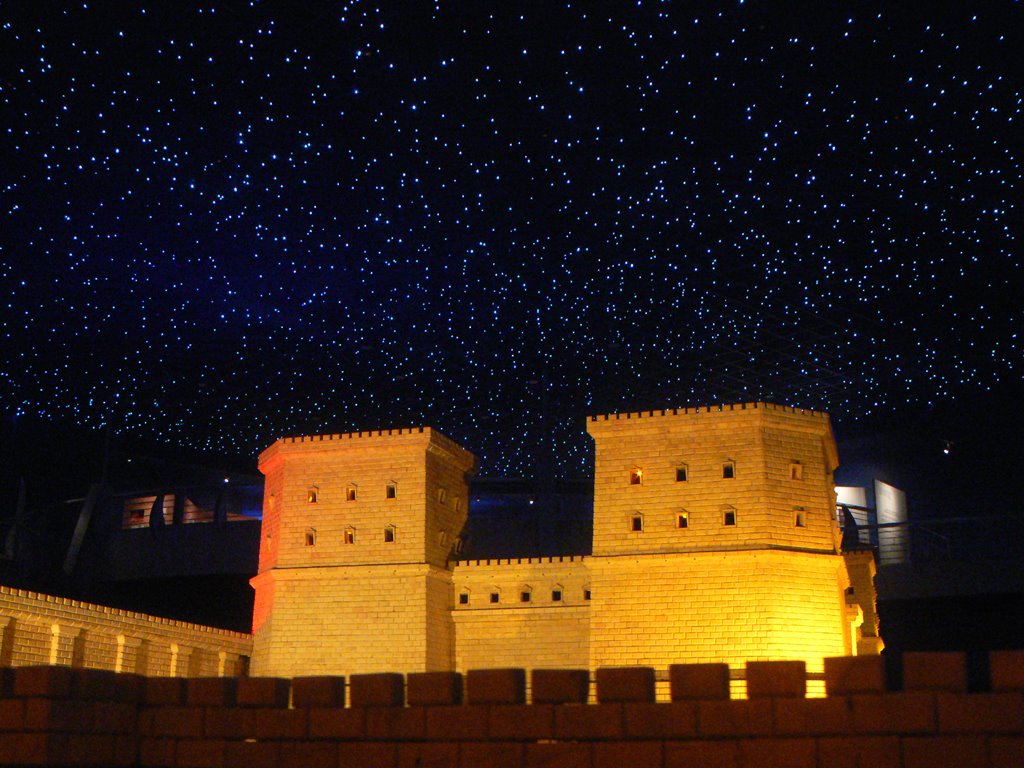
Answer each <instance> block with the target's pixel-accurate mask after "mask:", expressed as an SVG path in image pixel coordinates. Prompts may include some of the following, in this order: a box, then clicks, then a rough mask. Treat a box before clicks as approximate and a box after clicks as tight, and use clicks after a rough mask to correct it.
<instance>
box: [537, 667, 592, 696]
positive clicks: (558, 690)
mask: <svg viewBox="0 0 1024 768" xmlns="http://www.w3.org/2000/svg"><path fill="white" fill-rule="evenodd" d="M589 693H590V672H589V671H588V670H585V669H535V670H533V671H532V672H531V673H530V697H531V700H532V701H533V703H534V704H586V703H587V697H588V696H589Z"/></svg>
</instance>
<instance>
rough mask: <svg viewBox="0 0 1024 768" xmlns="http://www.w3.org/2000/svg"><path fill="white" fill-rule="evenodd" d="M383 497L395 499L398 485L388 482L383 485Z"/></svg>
mask: <svg viewBox="0 0 1024 768" xmlns="http://www.w3.org/2000/svg"><path fill="white" fill-rule="evenodd" d="M384 498H385V499H397V498H398V485H396V484H395V483H388V484H387V485H386V486H385V487H384Z"/></svg>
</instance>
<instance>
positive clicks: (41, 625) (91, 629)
mask: <svg viewBox="0 0 1024 768" xmlns="http://www.w3.org/2000/svg"><path fill="white" fill-rule="evenodd" d="M251 653H252V638H251V636H249V635H244V634H240V633H238V632H228V631H227V630H221V629H214V628H212V627H203V626H200V625H198V624H189V623H187V622H182V621H173V620H171V619H162V618H158V617H155V616H147V615H145V614H141V613H133V612H131V611H122V610H118V609H116V608H109V607H106V606H101V605H93V604H91V603H83V602H79V601H77V600H70V599H68V598H62V597H54V596H53V595H44V594H40V593H38V592H29V591H26V590H20V589H13V588H11V587H4V586H0V666H12V667H22V666H32V665H38V664H54V665H58V666H70V667H87V668H92V669H106V670H112V671H116V672H137V673H140V674H146V675H150V676H170V677H174V676H177V677H185V676H197V675H210V676H225V675H226V676H234V675H240V674H244V673H245V671H246V669H247V666H248V659H249V656H250V655H251Z"/></svg>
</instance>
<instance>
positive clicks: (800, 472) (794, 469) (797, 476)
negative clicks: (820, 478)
mask: <svg viewBox="0 0 1024 768" xmlns="http://www.w3.org/2000/svg"><path fill="white" fill-rule="evenodd" d="M789 479H790V480H803V479H804V465H803V464H801V463H800V462H799V461H794V462H793V463H792V464H790V465H789Z"/></svg>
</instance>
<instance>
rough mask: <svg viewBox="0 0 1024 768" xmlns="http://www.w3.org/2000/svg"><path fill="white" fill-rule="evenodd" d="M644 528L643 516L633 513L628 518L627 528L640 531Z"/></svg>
mask: <svg viewBox="0 0 1024 768" xmlns="http://www.w3.org/2000/svg"><path fill="white" fill-rule="evenodd" d="M643 529H644V516H643V515H633V516H632V517H630V518H629V530H631V531H642V530H643Z"/></svg>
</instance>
